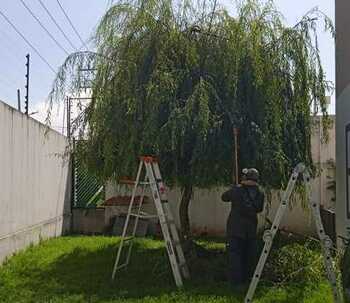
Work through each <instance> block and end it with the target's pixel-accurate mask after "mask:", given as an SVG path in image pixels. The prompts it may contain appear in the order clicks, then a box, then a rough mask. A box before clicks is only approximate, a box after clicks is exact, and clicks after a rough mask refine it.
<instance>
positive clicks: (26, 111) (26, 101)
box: [24, 54, 30, 116]
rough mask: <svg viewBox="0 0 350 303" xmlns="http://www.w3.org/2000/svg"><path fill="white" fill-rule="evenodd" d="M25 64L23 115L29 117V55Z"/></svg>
mask: <svg viewBox="0 0 350 303" xmlns="http://www.w3.org/2000/svg"><path fill="white" fill-rule="evenodd" d="M26 58H27V62H26V67H27V72H26V85H25V88H26V95H25V101H24V113H25V114H26V115H27V116H28V115H29V62H30V55H29V54H27V55H26Z"/></svg>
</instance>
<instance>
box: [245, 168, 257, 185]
mask: <svg viewBox="0 0 350 303" xmlns="http://www.w3.org/2000/svg"><path fill="white" fill-rule="evenodd" d="M259 177H260V174H259V171H258V170H257V169H256V168H249V169H248V171H247V173H246V178H247V180H252V181H256V182H258V180H259Z"/></svg>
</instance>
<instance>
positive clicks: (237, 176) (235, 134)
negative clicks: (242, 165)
mask: <svg viewBox="0 0 350 303" xmlns="http://www.w3.org/2000/svg"><path fill="white" fill-rule="evenodd" d="M238 132H239V131H238V128H237V127H234V128H233V138H234V145H235V151H234V163H235V167H234V170H233V171H234V175H233V179H234V181H235V182H236V185H238V183H239V175H238Z"/></svg>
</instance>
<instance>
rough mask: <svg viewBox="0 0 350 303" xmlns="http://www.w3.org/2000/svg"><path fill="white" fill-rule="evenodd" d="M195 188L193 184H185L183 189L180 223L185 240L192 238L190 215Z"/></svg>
mask: <svg viewBox="0 0 350 303" xmlns="http://www.w3.org/2000/svg"><path fill="white" fill-rule="evenodd" d="M192 192H193V188H192V185H185V186H184V188H183V189H182V197H181V202H180V209H179V215H180V225H181V236H182V238H183V240H184V241H187V240H189V239H190V238H191V228H190V217H189V206H190V201H191V197H192Z"/></svg>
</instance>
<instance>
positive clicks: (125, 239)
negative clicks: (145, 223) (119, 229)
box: [123, 237, 135, 244]
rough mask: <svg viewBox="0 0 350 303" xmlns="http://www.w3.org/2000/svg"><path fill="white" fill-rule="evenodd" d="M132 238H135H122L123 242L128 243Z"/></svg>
mask: <svg viewBox="0 0 350 303" xmlns="http://www.w3.org/2000/svg"><path fill="white" fill-rule="evenodd" d="M134 239H135V237H127V238H124V239H123V244H125V243H128V242H131V241H132V240H134Z"/></svg>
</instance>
